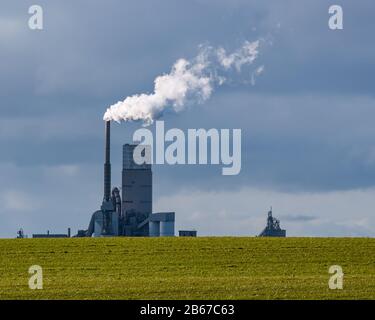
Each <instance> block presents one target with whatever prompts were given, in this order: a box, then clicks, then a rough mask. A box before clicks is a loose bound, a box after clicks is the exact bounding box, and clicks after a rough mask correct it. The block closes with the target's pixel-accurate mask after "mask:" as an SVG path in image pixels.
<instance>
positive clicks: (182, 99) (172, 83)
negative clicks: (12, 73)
mask: <svg viewBox="0 0 375 320" xmlns="http://www.w3.org/2000/svg"><path fill="white" fill-rule="evenodd" d="M259 46H260V41H259V40H257V41H254V42H249V41H245V42H244V43H243V45H242V46H241V48H239V49H237V50H236V51H234V52H233V53H230V54H228V53H227V52H226V50H225V49H224V48H214V47H211V46H200V48H199V53H198V55H197V56H196V57H195V58H194V59H192V60H191V61H188V60H186V59H179V60H177V61H176V62H175V64H174V65H173V67H172V70H171V71H170V73H168V74H164V75H161V76H158V77H157V78H156V79H155V81H154V84H155V86H154V92H153V93H150V94H145V93H142V94H136V95H133V96H129V97H127V98H126V99H125V100H124V101H119V102H117V103H115V104H114V105H112V106H110V107H109V108H108V109H107V111H106V113H105V114H104V117H103V120H105V121H112V120H114V121H117V122H121V121H132V120H133V121H137V120H141V121H143V122H144V124H145V125H149V124H151V123H152V122H153V121H154V120H155V119H157V118H158V117H160V116H161V115H162V114H163V112H164V111H165V110H166V109H167V108H172V109H173V110H174V111H176V112H179V111H181V110H183V109H184V108H185V107H186V105H187V104H188V103H189V102H196V103H202V102H204V101H206V100H207V99H209V98H210V96H211V94H212V92H213V90H214V87H215V86H220V85H222V84H223V83H225V82H226V81H227V80H228V79H229V78H228V74H230V72H231V71H233V72H237V73H240V72H241V70H242V68H243V67H244V66H248V65H251V64H253V62H254V61H255V60H256V58H257V57H258V53H259ZM263 70H264V67H263V66H260V67H258V68H257V69H256V70H255V71H253V72H252V73H251V84H253V85H254V84H255V77H256V76H258V75H259V74H261V73H262V72H263ZM229 77H230V76H229Z"/></svg>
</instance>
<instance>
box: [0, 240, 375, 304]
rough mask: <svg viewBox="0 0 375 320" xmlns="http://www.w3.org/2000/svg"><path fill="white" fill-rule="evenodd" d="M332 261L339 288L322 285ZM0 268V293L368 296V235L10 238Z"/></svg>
mask: <svg viewBox="0 0 375 320" xmlns="http://www.w3.org/2000/svg"><path fill="white" fill-rule="evenodd" d="M31 265H40V266H41V267H42V268H43V289H42V290H30V289H29V287H28V280H29V277H30V275H29V274H28V268H29V267H30V266H31ZM331 265H340V266H341V267H342V268H343V271H344V274H345V275H344V288H343V290H330V289H329V288H328V279H329V277H330V274H329V273H328V268H329V267H330V266H331ZM0 274H1V278H0V299H375V239H364V238H363V239H362V238H284V239H270V238H221V237H218V238H81V239H79V238H72V239H9V240H0Z"/></svg>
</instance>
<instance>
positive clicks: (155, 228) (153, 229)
mask: <svg viewBox="0 0 375 320" xmlns="http://www.w3.org/2000/svg"><path fill="white" fill-rule="evenodd" d="M148 226H149V235H150V237H160V222H158V221H157V222H156V221H150V222H149V225H148Z"/></svg>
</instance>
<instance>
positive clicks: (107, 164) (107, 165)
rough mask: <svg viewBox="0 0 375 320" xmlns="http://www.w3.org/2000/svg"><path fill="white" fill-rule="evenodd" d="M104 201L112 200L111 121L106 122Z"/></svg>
mask: <svg viewBox="0 0 375 320" xmlns="http://www.w3.org/2000/svg"><path fill="white" fill-rule="evenodd" d="M103 200H104V201H110V200H111V122H110V121H106V122H105V163H104V199H103Z"/></svg>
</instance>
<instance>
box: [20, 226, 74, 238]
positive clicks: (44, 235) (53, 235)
mask: <svg viewBox="0 0 375 320" xmlns="http://www.w3.org/2000/svg"><path fill="white" fill-rule="evenodd" d="M21 230H22V229H21ZM21 230H20V231H19V232H18V238H23V237H24V235H23V230H22V231H21ZM33 238H70V228H68V233H67V234H65V233H50V232H49V230H47V233H37V234H33Z"/></svg>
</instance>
